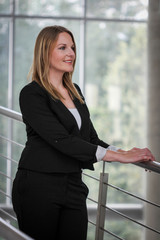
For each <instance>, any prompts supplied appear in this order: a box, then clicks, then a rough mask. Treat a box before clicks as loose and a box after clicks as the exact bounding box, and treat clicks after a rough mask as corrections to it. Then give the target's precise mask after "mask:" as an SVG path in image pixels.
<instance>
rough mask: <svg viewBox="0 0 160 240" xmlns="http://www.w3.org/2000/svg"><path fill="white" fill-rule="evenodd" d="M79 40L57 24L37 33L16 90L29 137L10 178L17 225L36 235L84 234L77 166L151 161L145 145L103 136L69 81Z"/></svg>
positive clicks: (83, 193)
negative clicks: (25, 78)
mask: <svg viewBox="0 0 160 240" xmlns="http://www.w3.org/2000/svg"><path fill="white" fill-rule="evenodd" d="M75 60H76V45H75V41H74V37H73V35H72V33H71V32H70V31H69V30H68V29H66V28H64V27H61V26H50V27H46V28H44V29H43V30H42V31H41V32H40V33H39V35H38V37H37V40H36V44H35V49H34V60H33V66H32V82H31V83H29V84H28V85H27V86H25V87H24V88H23V89H22V91H21V93H20V108H21V111H22V116H23V121H24V123H25V124H26V131H27V142H26V146H25V148H24V150H23V152H22V155H21V159H20V162H19V167H18V171H17V174H16V177H15V180H14V183H13V191H12V201H13V207H14V210H15V212H16V215H17V219H18V224H19V228H20V229H21V230H22V231H23V232H25V233H26V234H28V235H29V236H31V237H33V238H34V239H43V240H44V239H47V240H48V239H54V240H62V239H63V240H64V239H70V240H75V239H76V240H85V239H86V235H87V210H86V197H87V194H88V188H87V186H86V185H85V184H84V183H83V182H82V179H81V173H82V169H91V170H94V167H93V164H94V163H96V162H97V161H100V160H103V161H119V162H122V163H133V162H138V161H149V160H152V161H153V160H154V157H153V155H152V153H151V152H150V151H149V150H148V149H138V148H134V149H132V150H130V151H123V150H120V149H117V148H116V147H114V146H109V144H107V143H105V142H103V141H101V140H100V139H99V138H98V135H97V133H96V131H95V129H94V127H93V125H92V122H91V120H90V115H89V111H88V108H87V106H86V104H85V100H84V98H83V96H82V93H81V91H80V89H79V87H78V86H77V85H76V84H73V83H72V73H73V70H74V66H75Z"/></svg>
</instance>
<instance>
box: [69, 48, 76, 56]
mask: <svg viewBox="0 0 160 240" xmlns="http://www.w3.org/2000/svg"><path fill="white" fill-rule="evenodd" d="M67 55H68V56H75V52H74V51H73V49H72V48H69V49H68V51H67Z"/></svg>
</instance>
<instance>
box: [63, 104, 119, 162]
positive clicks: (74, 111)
mask: <svg viewBox="0 0 160 240" xmlns="http://www.w3.org/2000/svg"><path fill="white" fill-rule="evenodd" d="M68 110H69V111H70V112H71V113H72V114H73V116H74V117H75V119H76V122H77V125H78V128H79V129H80V128H81V125H82V120H81V116H80V114H79V112H78V110H77V108H68ZM118 149H119V148H117V147H115V146H112V145H110V146H109V147H108V148H104V147H101V146H98V148H97V151H96V158H97V161H98V162H99V161H101V160H102V158H103V157H104V156H105V154H106V152H107V150H111V151H114V152H117V150H118Z"/></svg>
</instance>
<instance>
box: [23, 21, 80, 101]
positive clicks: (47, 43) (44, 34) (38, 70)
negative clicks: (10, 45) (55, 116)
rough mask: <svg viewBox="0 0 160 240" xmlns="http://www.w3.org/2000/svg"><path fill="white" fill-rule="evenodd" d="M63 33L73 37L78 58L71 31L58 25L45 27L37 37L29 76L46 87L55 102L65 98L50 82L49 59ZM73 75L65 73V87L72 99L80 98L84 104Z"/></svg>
mask: <svg viewBox="0 0 160 240" xmlns="http://www.w3.org/2000/svg"><path fill="white" fill-rule="evenodd" d="M63 32H66V33H68V34H69V35H70V36H71V38H72V41H73V43H74V46H75V48H74V51H75V57H76V44H75V40H74V37H73V34H72V32H71V31H69V30H68V29H67V28H65V27H62V26H56V25H55V26H48V27H45V28H43V29H42V30H41V31H40V33H39V34H38V36H37V39H36V43H35V47H34V57H33V64H32V67H31V70H30V72H29V74H28V78H30V77H31V79H32V81H36V82H37V83H38V84H40V86H42V87H44V88H45V89H46V90H47V91H48V92H49V93H50V94H51V96H52V98H53V99H54V100H60V99H63V96H62V95H61V94H60V93H59V92H58V91H57V89H56V88H55V87H54V86H53V85H52V84H51V83H50V81H49V66H50V62H49V59H50V53H51V50H52V49H54V47H55V45H56V42H57V40H58V36H59V34H60V33H63ZM75 61H76V58H75ZM75 61H74V63H73V71H74V67H75ZM72 74H73V72H65V73H64V74H63V79H62V81H63V85H64V87H65V88H66V89H67V90H68V92H69V94H70V96H71V98H72V99H74V98H78V99H79V101H80V102H81V103H84V102H83V100H82V98H81V96H80V95H79V93H78V91H77V89H76V88H75V86H74V84H73V83H72Z"/></svg>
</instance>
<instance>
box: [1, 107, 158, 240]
mask: <svg viewBox="0 0 160 240" xmlns="http://www.w3.org/2000/svg"><path fill="white" fill-rule="evenodd" d="M0 114H2V115H4V116H7V117H9V118H12V119H14V120H17V121H20V122H22V115H21V114H20V113H18V112H16V111H13V110H11V109H8V108H5V107H2V106H0ZM0 138H2V139H5V140H7V141H11V142H12V140H9V139H6V138H4V137H3V136H0ZM14 143H15V142H14ZM5 158H7V157H5ZM9 160H10V161H12V159H10V158H9ZM134 165H136V166H138V167H142V168H143V169H145V170H149V171H153V172H155V173H160V163H159V162H152V161H150V162H144V163H134ZM0 174H2V175H5V174H3V173H2V172H0ZM83 174H84V175H85V176H87V177H90V178H92V179H94V180H97V181H100V180H99V179H98V178H96V177H94V176H90V175H89V174H86V173H83ZM5 176H6V175H5ZM6 177H7V176H6ZM104 183H105V182H104ZM106 184H107V185H108V186H109V187H113V188H115V189H117V190H119V191H121V192H124V193H126V194H128V195H130V196H133V197H136V198H137V199H140V200H142V201H144V202H147V203H149V204H152V205H154V206H156V207H159V205H157V204H154V203H153V202H150V201H148V200H145V199H142V198H140V197H139V196H136V195H135V194H132V193H129V192H127V191H125V190H123V189H121V188H118V187H116V186H114V185H111V184H109V183H108V182H107V183H106ZM88 200H90V201H92V202H94V203H96V204H98V202H97V201H95V200H93V199H91V198H88ZM102 206H103V207H104V208H105V209H108V210H110V211H113V212H114V213H116V214H118V215H120V216H122V217H125V218H126V219H129V220H131V221H133V222H135V223H137V224H139V225H141V226H143V227H146V228H147V229H150V230H152V231H154V232H156V233H158V234H159V233H160V232H159V231H157V230H156V229H153V228H151V227H149V226H146V225H144V224H141V223H139V222H138V221H136V220H134V219H133V218H131V217H128V216H127V215H125V214H123V213H122V212H119V211H117V210H116V209H112V208H110V207H108V206H106V205H102ZM89 222H90V223H91V224H93V225H94V224H95V223H93V222H92V221H89ZM101 230H103V231H104V232H107V233H109V234H110V235H112V236H115V237H116V238H117V239H122V238H120V237H118V236H116V235H115V234H114V233H111V232H109V231H107V230H106V229H101ZM12 239H13V238H12Z"/></svg>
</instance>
